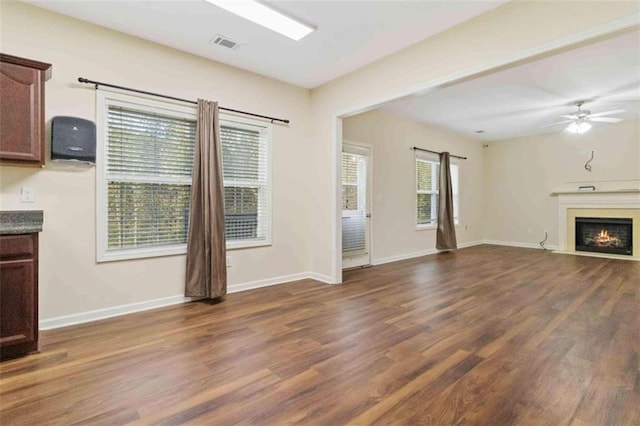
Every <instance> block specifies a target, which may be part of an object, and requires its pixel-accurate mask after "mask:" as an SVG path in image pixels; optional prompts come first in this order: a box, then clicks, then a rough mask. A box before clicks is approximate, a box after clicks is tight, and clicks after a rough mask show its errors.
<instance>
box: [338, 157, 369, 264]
mask: <svg viewBox="0 0 640 426" xmlns="http://www.w3.org/2000/svg"><path fill="white" fill-rule="evenodd" d="M366 177H367V176H366V163H365V159H364V156H362V155H359V154H352V153H347V152H343V153H342V253H350V254H353V253H358V252H363V251H365V250H366V220H367V219H366V211H365V208H366V204H365V197H366Z"/></svg>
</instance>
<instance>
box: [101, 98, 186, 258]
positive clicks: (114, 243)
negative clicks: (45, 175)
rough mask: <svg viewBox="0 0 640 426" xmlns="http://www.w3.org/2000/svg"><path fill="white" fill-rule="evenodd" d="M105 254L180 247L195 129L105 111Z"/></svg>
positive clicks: (172, 120)
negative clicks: (175, 245)
mask: <svg viewBox="0 0 640 426" xmlns="http://www.w3.org/2000/svg"><path fill="white" fill-rule="evenodd" d="M107 126H108V130H107V134H108V138H107V150H106V153H107V158H106V181H107V190H108V200H109V203H108V212H107V222H108V224H107V229H108V231H107V232H108V237H107V242H108V243H107V247H108V250H118V249H130V248H138V247H148V246H162V245H174V244H185V243H186V238H187V227H188V218H189V199H190V190H191V173H192V168H193V146H194V145H193V141H194V140H195V129H196V123H195V121H193V120H187V119H184V118H178V117H170V116H165V115H160V114H155V113H150V112H145V111H138V110H134V109H129V108H124V107H121V106H115V105H110V106H109V107H108V119H107Z"/></svg>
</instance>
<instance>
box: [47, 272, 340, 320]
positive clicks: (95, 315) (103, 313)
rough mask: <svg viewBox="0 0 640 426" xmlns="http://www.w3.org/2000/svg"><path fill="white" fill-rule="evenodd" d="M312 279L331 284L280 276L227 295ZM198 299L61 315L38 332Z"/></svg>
mask: <svg viewBox="0 0 640 426" xmlns="http://www.w3.org/2000/svg"><path fill="white" fill-rule="evenodd" d="M308 278H310V279H313V280H316V281H321V282H323V283H327V284H331V281H332V280H331V277H329V276H328V275H322V274H317V273H315V272H301V273H298V274H290V275H282V276H279V277H273V278H267V279H264V280H257V281H250V282H246V283H241V284H233V285H230V286H229V287H228V288H227V293H228V294H231V293H239V292H241V291H247V290H252V289H255V288H260V287H268V286H272V285H278V284H284V283H288V282H292V281H299V280H304V279H308ZM198 299H200V298H199V297H184V296H183V295H177V296H169V297H163V298H161V299H154V300H145V301H144V302H136V303H128V304H126V305H119V306H113V307H110V308H104V309H96V310H95V311H87V312H81V313H78V314H71V315H63V316H59V317H54V318H49V319H45V320H41V321H40V322H39V324H38V326H39V329H40V330H52V329H54V328H61V327H68V326H70V325H77V324H84V323H87V322H92V321H98V320H103V319H107V318H113V317H117V316H120V315H126V314H133V313H136V312H142V311H148V310H149V309H156V308H162V307H164V306H171V305H178V304H180V303H186V302H191V301H194V300H198Z"/></svg>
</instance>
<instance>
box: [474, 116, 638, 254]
mask: <svg viewBox="0 0 640 426" xmlns="http://www.w3.org/2000/svg"><path fill="white" fill-rule="evenodd" d="M488 145H489V146H488V147H487V148H485V149H484V154H485V162H484V167H485V181H484V186H485V192H484V194H485V202H484V209H485V218H486V221H485V224H486V226H485V231H484V234H485V239H486V240H489V241H501V242H512V243H520V244H523V243H524V244H534V245H535V244H537V243H538V242H539V241H541V240H542V239H543V238H544V231H548V233H549V239H548V241H547V243H548V245H550V246H555V245H557V244H558V210H557V208H558V205H557V198H556V197H552V196H551V195H550V194H551V193H552V192H554V191H558V190H563V191H571V190H573V191H577V190H578V186H580V185H594V186H595V187H596V188H597V189H598V190H617V189H628V188H636V189H639V188H640V122H638V121H623V122H622V123H619V124H610V125H606V124H604V125H603V124H600V123H595V124H594V126H593V128H592V129H591V131H589V132H588V133H586V134H584V135H572V134H569V133H567V132H557V133H549V134H545V135H539V136H530V137H523V138H517V139H511V140H505V141H500V142H490V143H488ZM591 151H595V155H594V160H593V161H592V162H591V167H592V171H591V172H588V171H587V170H585V168H584V164H585V163H586V162H587V161H588V160H589V158H590V157H591Z"/></svg>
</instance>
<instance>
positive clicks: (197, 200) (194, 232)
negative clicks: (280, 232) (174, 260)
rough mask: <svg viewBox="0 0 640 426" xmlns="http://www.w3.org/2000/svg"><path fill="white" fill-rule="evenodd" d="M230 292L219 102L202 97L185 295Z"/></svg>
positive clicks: (194, 160)
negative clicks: (228, 289)
mask: <svg viewBox="0 0 640 426" xmlns="http://www.w3.org/2000/svg"><path fill="white" fill-rule="evenodd" d="M225 294H227V262H226V246H225V230H224V186H223V181H222V148H221V146H220V121H219V119H218V103H217V102H211V101H205V100H203V99H198V124H197V127H196V145H195V152H194V155H193V183H192V186H191V209H190V211H189V234H188V237H187V279H186V284H185V296H191V297H206V298H211V299H213V298H216V297H220V296H224V295H225Z"/></svg>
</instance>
